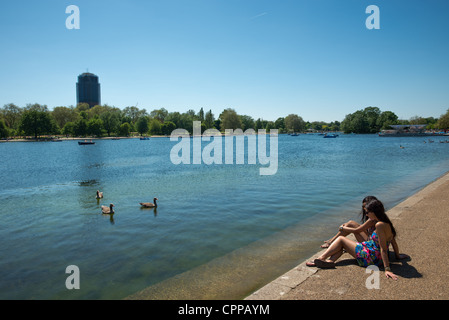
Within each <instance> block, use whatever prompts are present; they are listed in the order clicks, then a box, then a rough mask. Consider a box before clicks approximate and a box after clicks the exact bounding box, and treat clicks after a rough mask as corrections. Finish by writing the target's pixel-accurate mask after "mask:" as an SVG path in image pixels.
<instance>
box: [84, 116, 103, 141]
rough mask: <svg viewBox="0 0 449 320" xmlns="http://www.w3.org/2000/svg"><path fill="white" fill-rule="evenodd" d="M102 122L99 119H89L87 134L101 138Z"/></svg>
mask: <svg viewBox="0 0 449 320" xmlns="http://www.w3.org/2000/svg"><path fill="white" fill-rule="evenodd" d="M102 130H103V121H101V119H99V118H93V119H90V120H89V122H88V123H87V134H90V135H94V136H97V137H101V136H102V135H103V131H102Z"/></svg>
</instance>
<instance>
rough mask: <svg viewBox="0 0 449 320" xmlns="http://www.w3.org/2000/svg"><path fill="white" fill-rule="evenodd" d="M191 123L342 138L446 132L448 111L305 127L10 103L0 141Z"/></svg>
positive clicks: (0, 120)
mask: <svg viewBox="0 0 449 320" xmlns="http://www.w3.org/2000/svg"><path fill="white" fill-rule="evenodd" d="M193 121H200V122H201V129H202V131H204V130H206V129H210V128H215V129H218V130H220V131H222V132H224V130H225V129H242V130H244V131H245V130H247V129H254V130H256V131H258V130H260V129H265V130H267V131H268V132H269V130H270V129H278V130H279V132H280V133H292V132H305V131H320V132H322V131H344V132H346V133H350V132H354V133H376V132H378V131H379V130H381V129H386V128H388V127H389V125H391V124H407V123H405V122H408V123H410V124H413V123H415V122H419V123H416V124H423V123H424V124H428V125H429V126H432V127H438V128H441V129H447V128H448V127H449V110H448V113H446V115H443V116H441V118H440V119H434V118H420V117H416V118H414V119H410V120H407V121H404V120H398V118H397V116H396V115H395V114H394V113H393V112H391V111H385V112H381V111H380V110H379V108H375V107H368V108H365V109H364V110H359V111H356V112H355V113H353V114H349V115H347V116H346V117H345V119H344V120H343V122H341V123H340V122H338V121H335V122H331V123H326V122H322V121H315V122H306V121H304V120H303V118H302V117H301V116H299V115H297V114H289V115H287V116H286V117H279V118H278V119H276V120H275V121H269V120H264V119H262V118H258V119H254V118H253V117H251V116H249V115H241V114H238V113H237V112H236V111H235V110H234V109H232V108H227V109H224V110H223V111H222V112H221V113H220V115H219V116H218V117H215V115H214V114H213V113H212V110H208V111H204V110H203V108H201V109H200V110H199V111H198V112H196V111H194V110H188V111H187V112H184V113H180V112H176V111H175V112H169V111H167V110H166V109H165V108H160V109H154V110H152V111H151V112H147V111H146V110H145V109H139V108H137V107H136V106H131V107H126V108H124V109H123V110H122V109H119V108H116V107H112V106H108V105H97V106H94V107H93V108H90V107H89V105H88V104H86V103H80V104H79V105H77V106H76V107H74V106H70V107H65V106H60V107H55V108H53V110H51V111H50V110H49V109H48V107H47V106H46V105H41V104H37V103H35V104H27V105H26V106H25V107H23V108H21V107H18V106H17V105H15V104H13V103H10V104H6V105H4V106H3V108H1V109H0V138H7V137H23V136H31V137H34V138H35V139H37V138H38V137H39V136H42V135H65V136H71V137H86V136H96V137H103V136H122V137H128V136H131V135H147V134H149V135H170V134H171V132H172V131H173V130H175V129H177V128H182V129H186V130H188V131H189V132H190V133H192V131H193Z"/></svg>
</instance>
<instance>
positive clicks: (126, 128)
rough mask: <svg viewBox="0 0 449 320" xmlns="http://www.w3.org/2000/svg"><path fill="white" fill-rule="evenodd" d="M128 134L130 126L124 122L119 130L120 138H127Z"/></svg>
mask: <svg viewBox="0 0 449 320" xmlns="http://www.w3.org/2000/svg"><path fill="white" fill-rule="evenodd" d="M130 132H131V125H130V124H129V123H128V122H125V123H123V124H122V125H120V129H119V135H120V136H122V137H128V136H129V133H130Z"/></svg>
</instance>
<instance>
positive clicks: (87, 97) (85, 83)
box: [76, 72, 101, 108]
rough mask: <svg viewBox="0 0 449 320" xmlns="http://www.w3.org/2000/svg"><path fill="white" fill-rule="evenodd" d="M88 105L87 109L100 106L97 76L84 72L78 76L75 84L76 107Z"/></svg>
mask: <svg viewBox="0 0 449 320" xmlns="http://www.w3.org/2000/svg"><path fill="white" fill-rule="evenodd" d="M80 103H88V104H89V107H91V108H92V107H93V106H96V105H99V104H101V92H100V83H99V82H98V76H96V75H94V74H93V73H89V72H85V73H83V74H80V75H79V76H78V82H77V83H76V105H78V104H80Z"/></svg>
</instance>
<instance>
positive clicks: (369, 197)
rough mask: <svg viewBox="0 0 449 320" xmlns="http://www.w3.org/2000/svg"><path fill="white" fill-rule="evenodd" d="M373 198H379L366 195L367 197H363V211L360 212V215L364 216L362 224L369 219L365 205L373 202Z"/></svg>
mask: <svg viewBox="0 0 449 320" xmlns="http://www.w3.org/2000/svg"><path fill="white" fill-rule="evenodd" d="M373 200H377V198H376V197H375V196H366V197H365V198H363V201H362V211H361V212H360V215H361V216H362V218H361V221H362V224H363V223H365V222H366V221H367V220H368V217H367V215H366V211H365V210H364V206H366V204H368V203H369V202H371V201H373Z"/></svg>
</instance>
